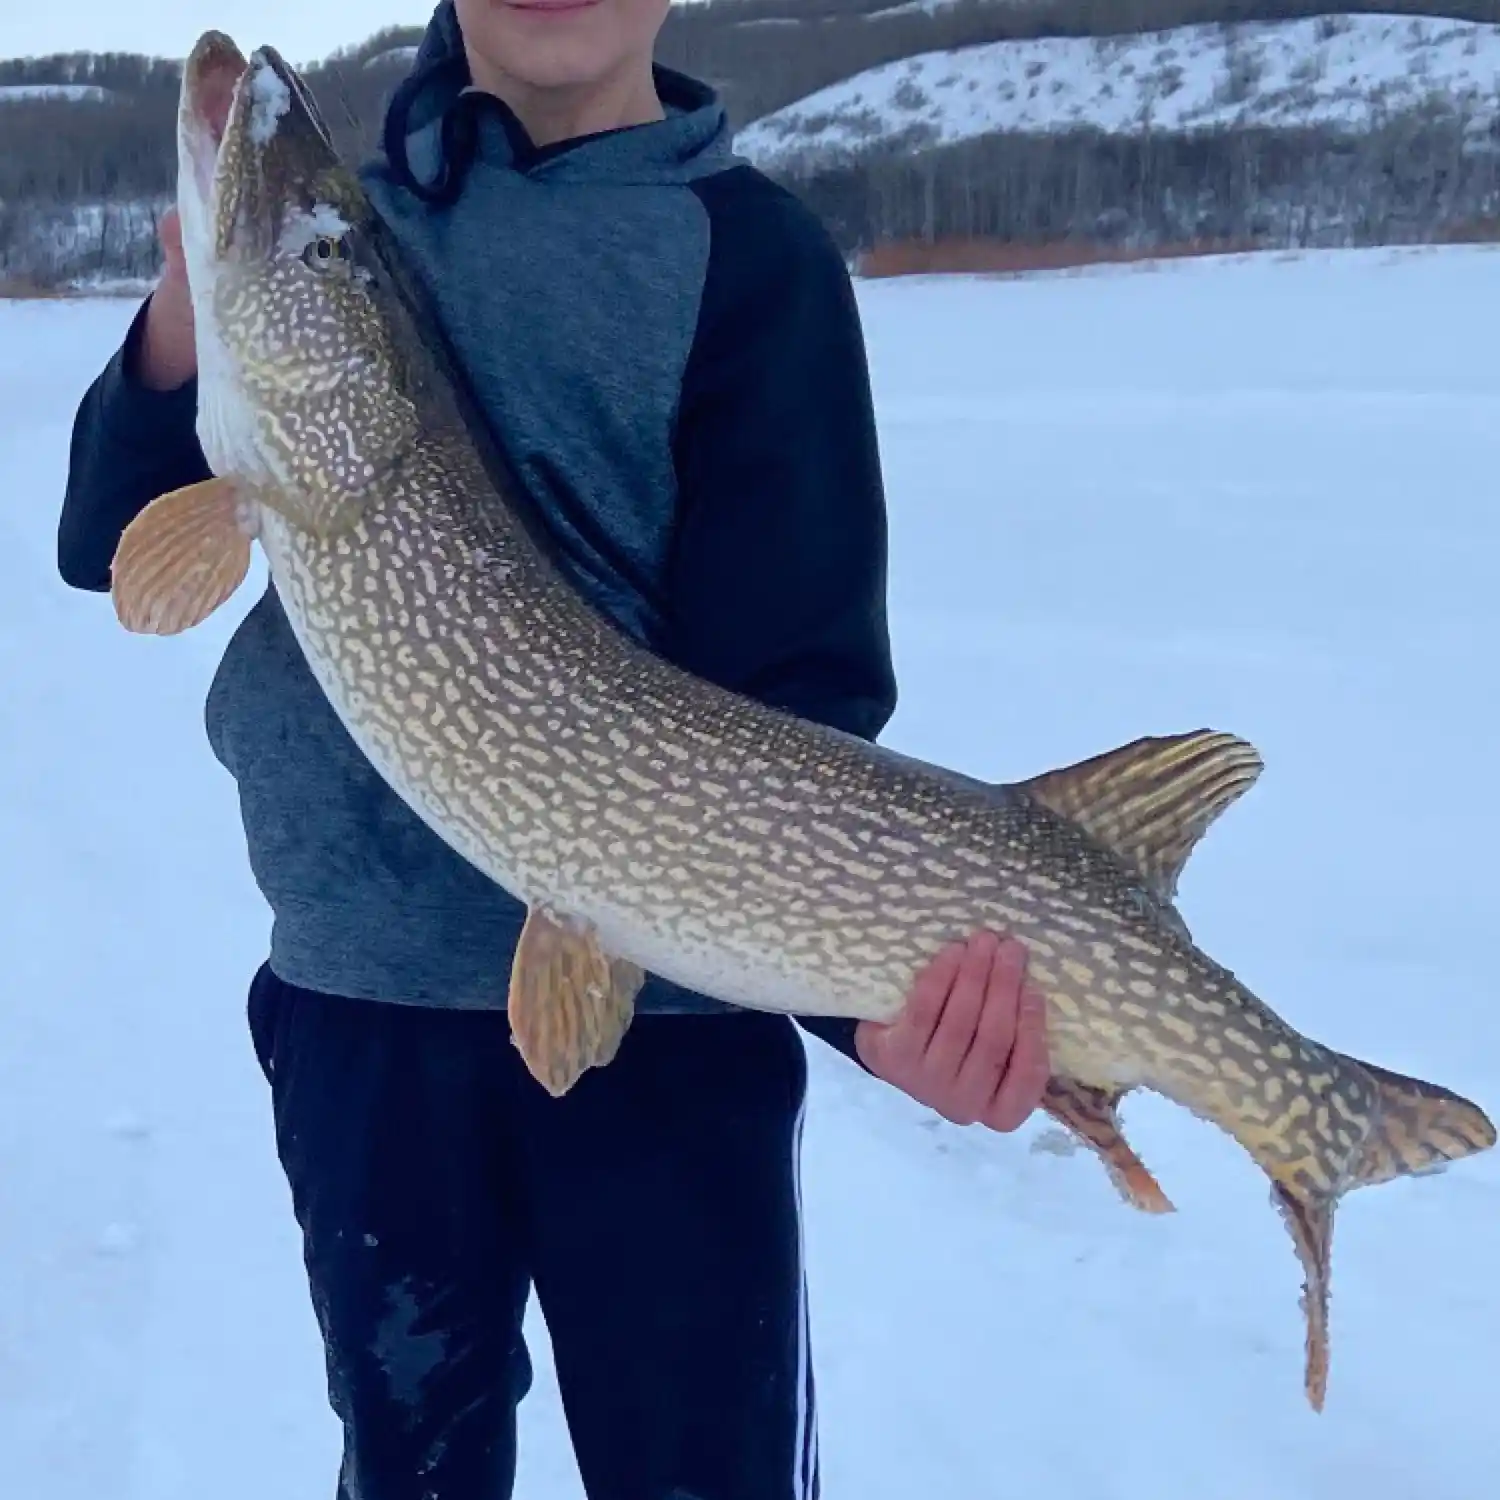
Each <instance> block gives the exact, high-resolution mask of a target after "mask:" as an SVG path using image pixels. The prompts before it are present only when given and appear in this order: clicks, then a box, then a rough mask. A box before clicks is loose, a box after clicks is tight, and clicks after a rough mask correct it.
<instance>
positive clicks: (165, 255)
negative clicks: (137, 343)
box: [137, 72, 235, 391]
mask: <svg viewBox="0 0 1500 1500" xmlns="http://www.w3.org/2000/svg"><path fill="white" fill-rule="evenodd" d="M234 85H235V79H234V77H233V76H232V75H231V74H229V73H227V72H224V73H220V74H218V75H216V76H215V77H213V78H211V79H208V80H206V81H205V83H204V86H203V90H202V97H203V108H204V110H205V111H206V113H207V117H208V125H209V128H210V130H211V131H212V132H213V136H214V139H215V140H222V139H223V136H224V128H225V125H226V124H227V123H228V120H229V109H230V106H231V104H232V103H233V100H234ZM157 238H158V239H159V240H160V241H161V253H162V260H163V261H164V262H165V264H164V265H163V266H162V273H161V279H160V280H159V281H158V282H157V284H156V288H155V290H154V291H153V292H152V293H151V300H150V303H149V304H148V305H147V308H146V326H145V329H144V330H143V336H142V338H141V350H140V369H139V370H138V372H137V373H138V375H139V378H140V381H141V383H142V384H143V385H145V386H147V387H148V388H149V389H151V390H154V391H172V390H176V389H177V388H178V387H179V386H181V385H185V384H186V383H187V382H188V381H189V380H191V379H192V378H193V376H194V375H196V374H197V373H198V346H197V343H196V342H195V339H194V333H193V299H192V295H191V293H190V292H189V290H188V274H187V264H186V262H185V261H184V260H183V258H182V225H181V223H179V222H178V218H177V210H176V209H175V208H169V209H168V210H167V211H166V213H164V214H163V215H162V218H161V223H160V224H159V225H158V226H157Z"/></svg>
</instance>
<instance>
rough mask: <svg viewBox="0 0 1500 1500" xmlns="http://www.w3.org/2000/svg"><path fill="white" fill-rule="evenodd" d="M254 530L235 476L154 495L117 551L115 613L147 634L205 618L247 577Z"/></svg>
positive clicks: (113, 586) (113, 585)
mask: <svg viewBox="0 0 1500 1500" xmlns="http://www.w3.org/2000/svg"><path fill="white" fill-rule="evenodd" d="M250 535H251V534H250V528H249V526H248V525H247V524H246V511H245V508H244V507H243V506H242V505H241V504H240V500H239V496H238V494H237V492H236V489H235V485H234V483H233V481H232V480H228V479H207V480H204V481H203V482H202V483H201V484H192V485H189V486H188V487H187V488H186V489H181V490H173V491H172V492H171V493H170V494H167V495H162V496H160V497H159V498H158V499H155V500H153V501H152V502H151V503H150V505H148V506H147V507H146V508H145V510H143V511H142V512H141V513H140V515H138V516H137V517H136V518H135V520H133V521H132V522H131V523H130V525H129V526H127V527H126V528H125V534H124V535H123V536H122V537H121V538H120V545H119V546H118V547H117V548H116V549H115V556H114V561H113V563H112V564H111V568H110V594H111V596H112V598H113V600H114V606H115V614H116V616H117V617H118V618H119V621H120V623H121V624H122V625H123V626H124V627H125V628H126V629H127V630H131V631H135V632H136V633H138V634H141V635H176V634H178V633H179V632H180V631H183V630H189V629H191V628H192V627H193V626H194V625H198V624H201V623H202V622H203V621H204V620H206V619H207V618H208V617H209V616H210V615H211V614H212V613H213V612H214V611H215V610H216V609H217V608H218V607H219V606H220V605H221V604H223V603H224V602H225V600H227V599H228V598H230V596H231V595H232V594H233V593H234V591H235V590H236V589H237V588H239V586H240V585H241V584H242V583H243V582H244V581H245V574H246V573H247V572H249V569H250Z"/></svg>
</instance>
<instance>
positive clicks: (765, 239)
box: [59, 3, 895, 1050]
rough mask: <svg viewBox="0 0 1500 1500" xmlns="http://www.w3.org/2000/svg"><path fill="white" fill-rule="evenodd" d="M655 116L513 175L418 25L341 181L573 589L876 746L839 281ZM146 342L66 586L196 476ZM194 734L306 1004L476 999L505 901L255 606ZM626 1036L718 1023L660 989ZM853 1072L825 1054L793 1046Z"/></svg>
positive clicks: (499, 980)
mask: <svg viewBox="0 0 1500 1500" xmlns="http://www.w3.org/2000/svg"><path fill="white" fill-rule="evenodd" d="M657 86H658V91H659V93H660V95H661V97H662V99H663V102H664V104H665V105H666V108H667V118H666V119H665V120H662V121H660V122H657V123H653V124H649V125H643V126H638V127H633V128H629V129H624V130H617V131H610V132H605V133H602V134H599V135H594V136H589V137H584V138H581V139H578V140H575V141H569V142H563V143H560V144H559V145H557V146H554V147H549V148H545V149H541V150H538V149H537V148H536V147H534V146H533V145H532V144H531V142H530V141H529V140H528V139H527V137H526V134H525V131H524V129H523V128H522V127H521V125H520V123H519V122H518V121H517V120H516V118H515V117H514V115H512V114H511V113H510V111H509V110H507V109H506V108H505V106H504V105H503V104H502V103H501V102H500V101H499V100H497V99H495V98H493V97H492V96H489V95H486V94H483V93H480V92H478V91H477V90H474V89H473V88H472V87H471V86H470V82H469V78H468V73H467V69H466V65H465V62H464V57H463V52H462V48H461V43H460V39H459V35H458V29H457V23H456V21H455V19H454V16H453V13H452V8H451V5H450V4H447V3H445V4H443V5H441V6H440V7H439V9H438V11H437V14H436V15H435V17H434V18H433V21H432V23H431V25H430V26H429V28H428V31H427V35H426V38H425V40H424V42H423V45H422V48H421V51H420V55H419V57H418V58H417V60H416V63H415V64H414V67H413V70H412V73H411V75H410V76H409V77H408V78H407V80H406V81H405V82H404V83H403V85H402V86H401V88H400V89H399V90H398V91H397V94H396V96H395V98H394V99H393V100H392V103H391V106H390V109H389V112H388V115H387V118H386V122H385V132H384V147H383V150H382V152H381V154H380V155H379V156H378V157H377V158H376V159H375V160H373V161H371V162H370V163H368V164H367V165H366V166H365V168H364V169H363V173H362V175H363V180H364V182H365V184H366V187H367V189H368V191H369V192H370V194H371V196H372V198H373V200H374V202H375V205H376V207H377V209H378V211H379V212H380V213H381V215H382V217H383V218H385V219H386V220H387V222H388V223H389V224H390V226H391V227H392V230H393V231H394V234H395V236H396V237H397V238H398V240H399V242H400V244H401V246H402V248H403V250H404V252H405V253H406V255H407V256H408V257H410V260H411V262H412V264H413V266H414V267H415V268H416V270H417V272H418V274H419V275H420V276H421V277H422V279H423V281H424V282H425V284H426V287H427V290H428V292H429V294H430V295H431V297H432V299H433V302H434V306H435V310H436V312H437V315H438V319H439V321H440V323H441V324H442V325H443V329H444V331H445V333H446V336H447V338H448V340H449V342H450V344H451V346H452V349H453V352H454V353H455V354H456V355H457V357H458V362H459V364H460V366H461V367H462V368H463V369H464V370H465V371H466V373H467V376H468V378H469V381H470V383H471V386H472V390H473V394H474V396H475V397H476V399H477V401H478V403H479V405H480V408H481V409H482V410H483V412H484V413H485V415H486V416H487V418H488V419H489V421H490V423H491V424H492V427H493V430H494V434H495V437H496V439H497V441H498V442H499V443H500V445H501V447H502V449H503V450H504V452H505V454H506V456H507V458H508V460H509V462H510V465H511V467H512V469H513V470H514V472H515V473H516V475H517V476H518V477H519V479H520V481H521V483H522V484H523V485H524V487H525V489H526V490H527V492H528V494H529V496H530V498H531V499H532V500H533V501H534V502H535V504H536V506H537V507H538V508H539V510H540V511H541V513H542V515H543V516H544V517H545V520H546V522H547V524H548V525H549V527H550V528H551V529H552V531H553V533H554V535H555V537H556V540H557V542H558V544H559V545H558V550H559V552H560V553H561V558H562V562H563V566H564V568H565V570H566V571H567V572H568V574H569V576H570V577H571V578H572V580H573V581H574V583H575V584H576V585H577V587H579V588H580V589H581V590H583V591H584V592H585V593H586V594H587V595H588V596H589V597H590V598H591V599H593V600H594V601H595V602H596V603H597V604H598V605H599V606H600V607H601V608H603V609H604V610H605V611H606V612H607V613H608V614H609V615H610V616H611V617H612V618H613V619H615V620H616V622H617V623H618V624H619V625H620V626H621V627H622V628H623V629H625V630H628V631H630V632H631V633H632V634H633V635H635V636H636V637H637V638H638V639H640V640H642V641H643V642H645V643H646V644H648V645H650V646H651V647H653V648H654V649H656V650H658V651H660V652H661V653H662V654H664V655H666V656H668V657H670V658H672V659H673V660H675V661H677V662H678V663H679V664H680V665H682V666H684V667H686V668H687V669H688V670H690V671H695V672H697V673H699V674H700V675H702V676H704V677H707V678H709V679H711V680H714V681H717V682H719V683H721V684H722V685H723V686H725V687H728V688H730V689H732V690H734V691H737V692H742V693H746V694H748V695H750V696H755V697H759V698H761V699H762V700H763V701H766V702H772V703H775V704H777V705H778V706H780V707H784V708H787V709H790V710H791V711H793V712H795V713H799V714H802V715H803V716H804V717H807V718H810V719H817V720H821V721H822V722H825V723H829V724H834V725H837V726H838V727H840V728H842V729H845V730H847V731H849V732H850V733H854V734H858V735H861V736H864V737H866V738H869V739H874V738H875V736H876V735H877V734H878V733H879V731H880V729H881V728H882V727H883V726H884V724H885V723H886V721H887V719H888V718H889V716H890V714H891V712H892V710H893V708H894V703H895V690H894V683H893V675H892V669H891V660H890V649H889V641H888V638H887V631H886V618H885V563H886V555H885V547H886V531H885V508H884V496H883V492H882V488H881V476H880V464H879V456H878V449H877V442H876V435H875V428H874V422H873V416H872V412H871V403H870V391H869V381H868V375H867V370H866V365H865V353H864V347H863V342H862V338H861V333H860V327H859V319H858V315H857V310H856V308H855V304H854V299H853V294H852V289H851V286H850V283H849V278H848V274H847V271H846V269H845V266H844V263H843V260H842V257H841V256H840V255H839V254H838V252H837V250H836V249H835V247H834V246H833V244H832V242H831V241H830V239H829V238H828V236H827V235H826V234H825V233H824V231H823V229H822V227H821V226H820V225H819V224H818V222H817V221H816V220H815V219H814V218H813V217H812V216H811V215H810V214H809V213H808V212H807V211H806V210H805V209H804V208H803V207H802V206H801V204H800V203H799V202H798V201H797V200H796V199H795V198H793V197H792V196H791V195H790V194H788V193H786V192H784V191H783V190H781V189H780V188H778V187H776V186H775V185H773V184H772V183H771V182H770V181H769V180H768V179H766V178H765V177H763V176H761V175H760V174H759V173H757V172H756V171H754V170H753V169H752V168H750V167H748V166H746V165H745V164H743V163H741V162H739V161H738V160H737V159H736V158H735V157H734V155H733V152H732V149H731V143H730V138H729V134H728V130H727V126H726V122H725V117H724V112H723V110H722V108H721V107H720V105H719V103H718V102H717V100H716V99H715V97H714V96H713V94H712V93H711V92H710V91H709V90H708V89H707V88H705V87H704V86H703V85H702V84H699V83H697V82H695V81H693V80H691V79H688V78H686V77H683V76H682V75H680V74H676V73H673V72H670V71H668V70H666V69H658V71H657ZM140 327H141V319H140V318H139V317H138V318H137V319H136V321H135V323H134V324H133V325H132V328H131V331H130V334H129V335H128V337H127V338H126V340H125V342H124V345H123V346H122V348H121V349H120V350H119V351H118V352H117V353H116V355H115V357H114V358H113V359H112V360H111V362H110V364H109V365H108V366H107V368H106V369H105V370H104V372H103V373H102V374H101V375H100V377H99V379H98V380H97V381H96V382H95V383H94V385H93V386H92V387H91V388H90V390H89V392H88V394H87V395H86V396H85V398H84V401H83V403H82V406H81V408H80V411H79V414H78V420H77V424H76V429H75V435H74V447H73V462H72V467H71V471H70V474H69V484H68V493H67V496H66V499H65V502H64V507H63V514H62V519H61V525H60V529H59V564H60V567H61V571H62V574H63V576H64V578H65V579H67V580H68V581H69V582H70V583H72V584H74V585H75V586H76V587H79V588H85V589H102V588H107V587H108V568H109V559H110V558H111V557H112V555H113V551H114V547H115V545H116V543H117V542H118V539H119V536H120V533H121V531H122V530H123V529H124V527H125V525H127V524H128V522H129V520H130V519H131V518H132V517H133V516H134V515H135V514H136V513H137V512H138V511H139V510H140V509H141V508H142V507H143V506H144V505H145V504H146V503H147V502H149V501H150V500H151V499H152V498H153V497H154V496H155V495H157V494H160V493H163V492H164V491H166V490H168V489H171V488H174V487H177V486H180V485H183V484H188V483H192V482H194V481H195V480H196V479H199V478H203V477H206V476H207V473H208V470H207V467H206V464H205V461H204V459H203V454H202V450H201V449H200V448H199V446H198V442H197V438H196V434H195V431H194V413H195V411H196V390H195V387H194V385H193V384H192V383H190V384H189V385H188V386H187V387H185V388H183V389H182V390H181V391H176V392H171V393H167V394H164V395H163V394H156V393H152V392H150V391H148V390H146V389H145V388H144V387H143V386H141V385H140V384H139V383H138V381H137V380H136V378H135V375H134V369H135V360H136V358H137V352H138V345H139V339H140ZM206 722H207V730H208V736H209V740H210V743H211V745H212V747H213V750H214V752H215V754H216V755H217V756H218V758H219V759H220V761H221V762H222V763H223V765H224V766H225V767H226V768H227V769H228V771H229V772H230V774H231V775H232V776H233V777H234V778H235V781H236V783H237V786H238V789H239V796H240V803H241V808H242V813H243V819H244V826H245V834H246V842H247V847H248V851H249V857H250V861H251V864H252V867H253V870H254V874H255V877H256V880H257V882H258V883H259V886H260V889H261V891H262V892H263V893H264V895H265V898H266V900H267V902H268V903H269V905H270V908H271V912H272V918H273V921H272V932H271V945H270V946H271V952H270V962H271V966H272V968H273V969H274V970H275V971H276V973H277V974H278V975H279V976H280V977H281V978H282V979H283V980H284V981H286V982H287V983H289V984H294V985H298V986H301V987H304V988H307V989H312V990H321V991H324V992H328V993H332V994H339V995H345V996H351V997H355V998H364V999H370V1000H385V1001H393V1002H403V1003H409V1004H417V1005H433V1006H450V1007H480V1008H493V1007H501V1006H503V1005H504V1004H505V998H506V990H507V984H508V980H509V973H510V964H511V958H512V954H513V952H514V948H515V944H516V940H517V938H518V936H519V933H520V927H521V922H522V920H523V918H524V915H525V913H524V908H523V907H522V906H521V904H520V903H519V902H518V901H517V900H516V899H515V898H514V897H512V896H511V895H510V894H508V893H507V892H505V891H503V890H501V889H500V888H499V887H497V886H496V885H494V884H493V883H492V882H491V881H490V880H489V879H488V878H487V877H485V876H483V875H481V874H480V873H479V872H478V871H477V870H476V869H474V868H473V867H472V866H471V865H469V864H468V863H467V862H466V861H465V860H463V859H462V858H461V857H460V856H459V855H457V854H455V853H454V852H453V851H452V850H450V849H449V848H448V846H447V845H446V844H444V843H443V842H442V841H441V840H440V839H439V838H438V837H437V836H436V835H435V834H434V833H432V831H431V830H430V829H428V828H427V827H426V825H425V824H423V823H422V822H421V821H420V820H419V819H418V818H417V817H416V815H415V814H414V813H412V812H411V810H410V809H409V808H408V807H407V806H406V805H405V803H403V802H402V801H401V800H400V798H398V797H397V796H396V795H395V794H394V793H393V792H392V791H391V790H390V788H389V787H388V786H387V785H386V784H385V783H384V782H383V781H382V780H381V779H380V777H379V776H378V775H377V774H376V773H375V771H374V770H373V768H372V767H371V766H370V765H369V763H368V762H367V761H366V760H365V759H364V757H363V756H362V755H361V754H360V752H359V751H358V750H357V748H356V747H355V745H354V744H353V742H352V741H351V740H350V738H349V736H348V734H347V733H346V731H345V730H344V728H343V726H342V724H341V723H340V722H339V720H338V718H337V717H336V716H335V714H334V713H333V711H332V709H331V707H330V706H329V704H328V702H327V700H326V699H325V698H324V697H323V695H322V693H321V691H320V689H319V688H318V687H317V685H316V683H315V681H314V680H313V678H312V676H311V674H310V673H309V671H308V669H307V667H306V664H305V662H304V661H303V659H302V656H301V653H300V651H299V649H298V647H297V645H296V643H295V641H294V639H293V637H292V635H291V632H290V629H289V627H288V625H287V622H286V619H285V617H284V615H283V613H282V611H281V608H280V604H279V601H278V599H277V597H276V593H275V590H274V588H270V589H268V591H267V592H266V594H265V596H264V597H263V598H262V599H261V600H260V601H259V602H258V603H257V605H256V606H255V607H254V608H253V609H252V610H251V612H250V614H249V615H248V616H247V617H246V619H245V621H244V622H243V624H242V625H241V627H240V628H239V630H238V631H237V632H236V634H235V636H234V638H233V640H232V641H231V643H230V645H229V647H228V650H227V651H226V653H225V655H224V659H223V661H222V663H221V665H220V667H219V670H218V673H217V675H216V677H215V679H214V682H213V685H212V687H211V690H210V693H209V697H208V703H207V710H206ZM639 1007H640V1009H641V1010H642V1011H652V1010H663V1009H685V1010H710V1009H717V1008H720V1007H719V1006H718V1004H717V1002H714V1001H711V1000H709V999H707V998H706V997H703V996H699V995H694V994H689V993H687V992H684V991H682V990H680V989H678V988H676V987H675V986H671V985H668V984H666V983H664V982H662V981H661V980H659V979H653V980H652V981H651V982H649V983H648V985H647V987H646V989H645V991H643V993H642V995H641V997H640V1002H639ZM812 1029H815V1030H817V1031H818V1032H819V1034H821V1035H826V1036H828V1037H829V1039H830V1040H832V1041H834V1042H835V1044H836V1045H839V1046H841V1047H842V1048H843V1049H844V1050H848V1045H847V1044H848V1028H846V1027H842V1026H840V1025H838V1024H837V1023H835V1024H833V1025H832V1026H826V1025H821V1024H820V1025H814V1026H813V1027H812Z"/></svg>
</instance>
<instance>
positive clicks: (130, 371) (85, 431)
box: [57, 302, 210, 593]
mask: <svg viewBox="0 0 1500 1500" xmlns="http://www.w3.org/2000/svg"><path fill="white" fill-rule="evenodd" d="M148 305H149V302H148V303H143V304H142V306H141V309H140V311H139V312H138V313H137V314H136V316H135V318H134V320H133V321H132V322H131V325H130V331H129V332H128V333H127V334H126V336H125V341H124V343H123V344H122V345H121V347H120V348H119V349H118V350H117V351H116V353H115V355H114V357H113V358H112V359H111V360H110V362H109V363H108V364H107V365H106V366H105V367H104V369H103V371H102V372H101V373H100V375H99V378H98V379H97V380H95V381H94V383H93V385H91V386H90V387H89V389H88V391H87V392H86V393H85V395H84V398H83V400H82V402H81V403H80V405H79V408H78V414H77V416H76V417H75V418H74V422H73V442H72V448H71V451H70V454H69V464H68V485H67V490H66V492H65V494H64V497H63V507H62V517H61V519H60V520H59V522H58V528H57V566H58V571H59V572H60V573H61V574H62V577H63V581H64V582H65V583H67V584H69V585H71V586H72V587H73V588H76V589H90V590H93V591H95V592H99V593H102V592H104V591H106V590H107V589H108V588H109V569H110V563H111V562H112V561H113V559H114V555H115V548H116V547H117V546H118V545H119V541H120V537H121V534H122V533H123V532H124V530H125V528H126V527H127V526H128V525H129V524H130V523H131V521H132V520H134V519H135V517H136V516H137V515H138V514H139V513H140V512H141V511H142V510H144V509H145V508H146V506H147V505H148V504H150V502H151V501H153V500H154V499H156V497H157V496H158V495H164V494H166V493H167V492H168V491H169V490H175V489H180V488H181V487H182V486H183V485H188V484H196V483H197V482H198V481H200V480H203V479H207V478H208V477H209V474H210V471H209V467H208V463H207V461H206V460H205V459H204V457H203V449H202V448H201V447H200V446H199V443H198V434H197V430H196V424H197V414H198V390H197V382H196V381H189V382H188V383H187V384H186V385H185V386H182V387H180V388H179V389H177V390H174V391H153V390H150V389H148V388H147V387H146V386H144V385H142V384H141V383H140V381H139V380H138V379H137V377H136V369H137V360H138V357H139V350H140V341H141V333H142V329H143V327H144V324H145V316H146V307H147V306H148Z"/></svg>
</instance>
